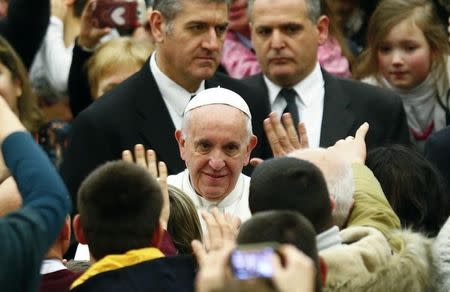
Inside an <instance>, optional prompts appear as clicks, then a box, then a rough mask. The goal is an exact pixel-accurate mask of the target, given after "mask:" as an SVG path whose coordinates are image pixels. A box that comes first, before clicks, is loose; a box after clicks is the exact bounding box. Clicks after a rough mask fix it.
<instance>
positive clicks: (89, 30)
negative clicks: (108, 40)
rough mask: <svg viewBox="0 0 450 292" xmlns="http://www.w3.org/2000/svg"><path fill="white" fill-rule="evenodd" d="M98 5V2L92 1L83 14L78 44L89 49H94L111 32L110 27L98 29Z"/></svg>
mask: <svg viewBox="0 0 450 292" xmlns="http://www.w3.org/2000/svg"><path fill="white" fill-rule="evenodd" d="M96 3H97V0H90V1H89V2H88V4H87V5H86V7H85V8H84V10H83V13H82V14H81V24H80V36H79V37H78V44H79V45H80V46H82V47H84V48H88V49H94V48H95V46H96V45H97V44H98V43H99V42H100V39H101V38H102V37H103V36H105V35H107V34H108V33H109V32H110V31H111V28H109V27H105V28H99V27H98V21H97V19H95V17H94V10H95V5H96Z"/></svg>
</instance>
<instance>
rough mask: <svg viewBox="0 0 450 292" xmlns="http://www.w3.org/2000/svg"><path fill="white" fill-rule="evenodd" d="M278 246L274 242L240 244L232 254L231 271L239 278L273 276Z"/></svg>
mask: <svg viewBox="0 0 450 292" xmlns="http://www.w3.org/2000/svg"><path fill="white" fill-rule="evenodd" d="M277 248H278V243H274V242H266V243H258V244H244V245H239V246H238V247H237V248H236V249H235V250H233V252H232V253H231V255H230V267H231V271H232V272H233V274H234V276H235V277H236V278H237V279H239V280H247V279H254V278H271V277H272V275H273V257H274V256H278V253H277V251H276V250H277Z"/></svg>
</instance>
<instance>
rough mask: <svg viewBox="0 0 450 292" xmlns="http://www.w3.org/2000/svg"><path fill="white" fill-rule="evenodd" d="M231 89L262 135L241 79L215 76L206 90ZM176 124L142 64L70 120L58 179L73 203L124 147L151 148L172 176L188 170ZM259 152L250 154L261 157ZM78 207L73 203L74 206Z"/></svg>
mask: <svg viewBox="0 0 450 292" xmlns="http://www.w3.org/2000/svg"><path fill="white" fill-rule="evenodd" d="M219 85H220V86H221V87H224V88H228V89H231V90H233V91H235V92H237V93H239V94H240V95H241V96H242V97H243V98H244V99H245V100H246V101H247V103H248V105H249V107H250V110H251V112H252V122H253V131H254V133H255V135H257V136H262V135H263V128H262V120H263V119H264V117H265V116H264V115H263V114H265V112H263V111H262V107H261V106H260V105H259V104H258V99H257V98H256V97H255V96H254V94H253V90H252V89H251V88H250V87H248V86H246V85H243V84H242V83H241V82H240V81H237V80H234V79H231V78H229V77H227V76H225V75H222V74H215V75H214V76H213V77H212V78H211V79H209V80H207V81H206V84H205V87H206V88H210V87H217V86H219ZM174 133H175V126H174V124H173V122H172V119H171V117H170V115H169V112H168V110H167V107H166V105H165V103H164V101H163V99H162V96H161V93H160V92H159V89H158V86H157V84H156V81H155V79H154V77H153V75H152V73H151V71H150V66H149V63H148V62H146V63H145V65H144V66H143V67H142V69H141V70H140V71H139V72H137V73H136V74H134V75H133V76H131V77H130V78H129V79H127V80H125V81H124V82H123V83H121V84H120V85H119V86H117V87H116V88H114V89H113V90H111V91H110V92H108V93H106V94H105V95H104V96H103V97H102V98H100V99H99V100H97V101H96V102H94V103H93V104H92V105H90V106H89V107H88V108H87V109H86V110H84V111H83V112H81V113H80V114H79V115H78V117H77V118H76V119H75V120H74V122H73V127H72V130H71V134H70V137H69V145H68V149H67V151H66V153H65V156H64V161H63V163H62V165H61V175H62V177H63V179H64V181H65V183H66V185H67V187H68V189H69V191H70V193H71V194H72V198H73V199H74V203H76V200H75V197H76V193H77V191H78V188H79V186H80V184H81V182H82V181H83V179H84V178H85V177H86V176H87V175H88V174H89V173H90V172H91V171H92V170H93V169H94V168H96V167H97V166H99V165H100V164H102V163H104V162H106V161H109V160H117V159H120V158H121V153H122V151H123V150H125V149H133V147H134V145H135V144H138V143H141V144H143V145H144V146H145V147H146V148H151V149H154V150H155V151H156V153H157V156H158V159H159V160H161V161H164V162H165V163H166V164H167V167H168V171H169V173H170V174H175V173H178V172H180V171H182V170H184V169H185V168H186V166H185V163H184V161H182V160H181V158H180V156H179V150H178V145H177V142H176V140H175V135H174ZM258 149H259V148H257V149H255V150H254V153H255V154H254V155H258V154H259V152H258V151H259V150H258ZM74 206H76V204H74Z"/></svg>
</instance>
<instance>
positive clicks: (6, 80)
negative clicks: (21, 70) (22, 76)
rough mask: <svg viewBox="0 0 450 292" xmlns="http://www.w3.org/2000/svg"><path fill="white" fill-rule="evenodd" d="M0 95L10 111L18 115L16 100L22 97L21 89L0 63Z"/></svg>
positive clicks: (6, 68)
mask: <svg viewBox="0 0 450 292" xmlns="http://www.w3.org/2000/svg"><path fill="white" fill-rule="evenodd" d="M0 95H1V96H2V97H3V98H4V99H5V100H6V102H7V103H8V104H9V106H10V107H11V109H12V110H13V111H14V112H15V113H16V114H18V113H19V109H18V106H17V100H18V97H19V96H20V95H22V88H21V86H20V82H19V81H18V80H14V78H13V76H12V73H11V71H10V70H9V69H8V67H6V66H5V65H4V64H3V63H1V62H0Z"/></svg>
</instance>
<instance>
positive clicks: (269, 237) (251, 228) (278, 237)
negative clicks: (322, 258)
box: [237, 211, 322, 291]
mask: <svg viewBox="0 0 450 292" xmlns="http://www.w3.org/2000/svg"><path fill="white" fill-rule="evenodd" d="M260 242H278V243H281V244H292V245H294V246H295V247H297V248H298V249H299V250H301V251H302V252H303V253H304V254H305V255H307V256H309V257H310V258H311V259H312V261H313V262H314V264H315V267H316V271H317V277H316V290H315V291H321V288H322V284H321V280H320V262H319V254H318V251H317V244H316V232H315V231H314V227H313V226H312V224H311V223H310V222H309V221H308V219H307V218H305V217H304V216H302V215H301V214H299V213H297V212H294V211H267V212H260V213H258V214H256V215H254V216H252V217H251V218H250V219H249V220H247V221H245V222H244V223H243V224H242V226H241V228H240V230H239V234H238V237H237V243H238V244H249V243H260Z"/></svg>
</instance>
